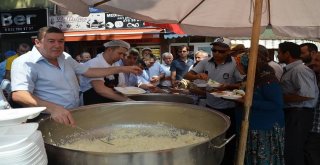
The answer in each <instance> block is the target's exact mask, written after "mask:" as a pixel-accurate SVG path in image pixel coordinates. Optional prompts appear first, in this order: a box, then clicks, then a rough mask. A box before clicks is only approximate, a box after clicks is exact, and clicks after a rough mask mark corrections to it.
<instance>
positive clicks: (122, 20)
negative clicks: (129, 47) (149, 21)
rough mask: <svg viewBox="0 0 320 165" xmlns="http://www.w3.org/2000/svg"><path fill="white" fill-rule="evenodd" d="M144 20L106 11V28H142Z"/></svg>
mask: <svg viewBox="0 0 320 165" xmlns="http://www.w3.org/2000/svg"><path fill="white" fill-rule="evenodd" d="M141 27H144V22H143V21H141V20H137V19H134V18H130V17H126V16H122V15H119V14H111V13H106V29H116V28H141Z"/></svg>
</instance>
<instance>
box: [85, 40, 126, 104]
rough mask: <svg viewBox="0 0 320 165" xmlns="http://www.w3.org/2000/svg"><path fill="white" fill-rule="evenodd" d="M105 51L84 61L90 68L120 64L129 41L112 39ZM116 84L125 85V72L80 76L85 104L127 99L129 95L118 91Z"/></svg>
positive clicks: (105, 45) (106, 45)
mask: <svg viewBox="0 0 320 165" xmlns="http://www.w3.org/2000/svg"><path fill="white" fill-rule="evenodd" d="M104 47H105V51H104V52H103V53H101V54H98V55H97V56H96V57H95V58H93V59H91V60H89V61H88V62H86V63H84V65H86V66H88V67H89V68H92V67H96V68H109V67H114V66H119V63H117V61H119V60H120V59H122V58H123V57H124V56H125V55H126V53H127V51H128V50H129V48H130V45H129V43H127V42H125V41H122V40H112V41H109V42H107V43H105V44H104ZM116 86H125V78H124V74H123V73H118V74H113V75H108V76H106V77H103V78H87V77H83V76H81V77H80V87H81V91H82V92H83V103H84V105H90V104H97V103H106V102H115V101H127V100H130V99H129V98H128V97H126V96H124V95H122V94H119V93H116V92H115V91H114V90H113V88H114V87H116Z"/></svg>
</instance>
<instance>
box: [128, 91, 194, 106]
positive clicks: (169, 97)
mask: <svg viewBox="0 0 320 165" xmlns="http://www.w3.org/2000/svg"><path fill="white" fill-rule="evenodd" d="M129 97H130V98H131V99H132V100H135V101H165V102H175V103H186V104H193V103H194V100H193V98H192V97H191V96H188V95H177V94H163V93H150V94H143V95H132V96H129Z"/></svg>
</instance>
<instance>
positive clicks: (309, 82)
mask: <svg viewBox="0 0 320 165" xmlns="http://www.w3.org/2000/svg"><path fill="white" fill-rule="evenodd" d="M284 70H285V72H284V73H283V75H282V77H281V86H282V89H283V93H284V94H296V95H299V96H304V97H310V98H313V99H310V100H306V101H300V102H288V103H285V108H302V107H305V108H314V107H315V106H316V104H317V101H318V94H319V89H318V85H317V79H316V75H315V74H314V72H313V71H312V70H311V69H310V68H309V67H307V66H306V65H304V64H303V63H302V61H301V60H297V61H295V62H292V63H290V64H288V65H286V66H285V69H284Z"/></svg>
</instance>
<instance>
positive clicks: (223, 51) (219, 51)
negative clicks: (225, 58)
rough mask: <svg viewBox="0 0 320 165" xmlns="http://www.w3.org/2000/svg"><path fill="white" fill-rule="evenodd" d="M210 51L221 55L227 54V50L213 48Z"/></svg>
mask: <svg viewBox="0 0 320 165" xmlns="http://www.w3.org/2000/svg"><path fill="white" fill-rule="evenodd" d="M211 51H212V52H213V53H215V52H218V53H221V54H223V53H225V52H227V50H217V49H214V48H212V49H211Z"/></svg>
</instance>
